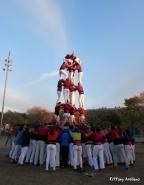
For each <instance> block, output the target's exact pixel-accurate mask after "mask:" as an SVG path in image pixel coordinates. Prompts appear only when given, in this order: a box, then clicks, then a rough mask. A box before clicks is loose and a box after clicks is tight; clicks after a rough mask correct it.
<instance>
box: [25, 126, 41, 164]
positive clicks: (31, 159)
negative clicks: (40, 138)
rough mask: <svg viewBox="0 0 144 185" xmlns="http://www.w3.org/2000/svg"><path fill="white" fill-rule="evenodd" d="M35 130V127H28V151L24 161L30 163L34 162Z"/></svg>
mask: <svg viewBox="0 0 144 185" xmlns="http://www.w3.org/2000/svg"><path fill="white" fill-rule="evenodd" d="M37 134H38V133H37V130H36V127H35V128H31V129H30V144H29V148H28V152H27V155H26V160H25V162H26V163H30V164H32V163H33V162H34V155H35V151H36V143H37Z"/></svg>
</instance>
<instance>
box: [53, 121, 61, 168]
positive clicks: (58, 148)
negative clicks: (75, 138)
mask: <svg viewBox="0 0 144 185" xmlns="http://www.w3.org/2000/svg"><path fill="white" fill-rule="evenodd" d="M54 125H55V123H54ZM55 132H56V133H57V135H58V139H57V141H56V167H57V168H59V167H60V141H59V137H60V135H61V128H60V127H59V126H56V128H55Z"/></svg>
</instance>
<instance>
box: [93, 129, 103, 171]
mask: <svg viewBox="0 0 144 185" xmlns="http://www.w3.org/2000/svg"><path fill="white" fill-rule="evenodd" d="M102 140H103V137H102V134H101V132H100V129H99V128H97V129H96V130H95V132H94V133H93V142H94V147H93V164H94V169H95V170H103V169H104V168H105V164H104V152H103V145H102Z"/></svg>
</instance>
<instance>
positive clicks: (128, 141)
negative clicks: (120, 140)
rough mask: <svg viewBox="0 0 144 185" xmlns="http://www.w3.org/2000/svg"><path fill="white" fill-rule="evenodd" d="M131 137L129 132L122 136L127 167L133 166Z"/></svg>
mask: <svg viewBox="0 0 144 185" xmlns="http://www.w3.org/2000/svg"><path fill="white" fill-rule="evenodd" d="M133 140H134V138H133V136H132V133H131V132H130V131H128V130H127V131H126V133H125V136H124V147H125V152H126V155H127V158H128V162H129V165H133V164H134V158H133V145H132V143H133Z"/></svg>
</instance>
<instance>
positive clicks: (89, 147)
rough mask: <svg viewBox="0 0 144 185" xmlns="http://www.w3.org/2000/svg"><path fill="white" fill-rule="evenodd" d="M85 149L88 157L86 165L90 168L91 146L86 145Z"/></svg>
mask: <svg viewBox="0 0 144 185" xmlns="http://www.w3.org/2000/svg"><path fill="white" fill-rule="evenodd" d="M85 147H86V153H87V157H88V164H89V165H90V166H93V158H92V145H91V144H86V145H85Z"/></svg>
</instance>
